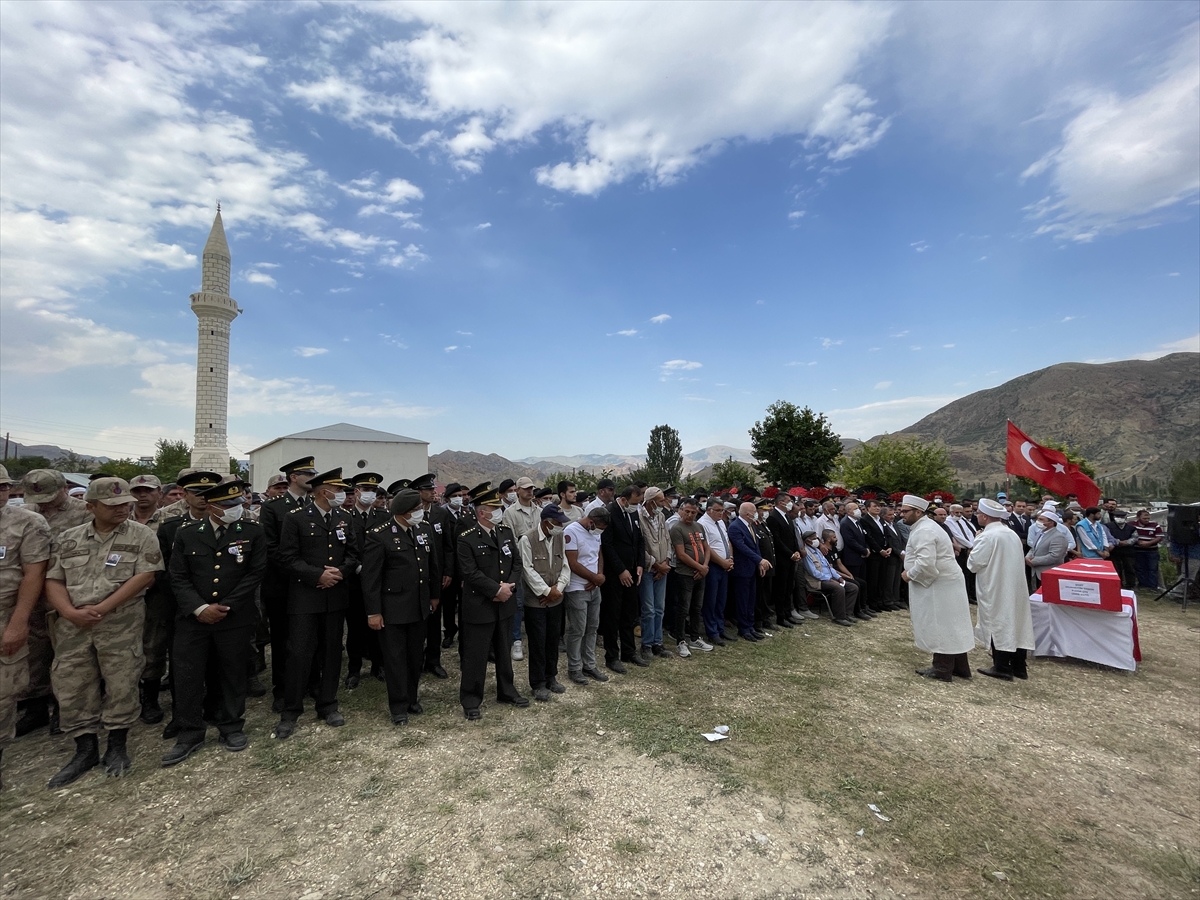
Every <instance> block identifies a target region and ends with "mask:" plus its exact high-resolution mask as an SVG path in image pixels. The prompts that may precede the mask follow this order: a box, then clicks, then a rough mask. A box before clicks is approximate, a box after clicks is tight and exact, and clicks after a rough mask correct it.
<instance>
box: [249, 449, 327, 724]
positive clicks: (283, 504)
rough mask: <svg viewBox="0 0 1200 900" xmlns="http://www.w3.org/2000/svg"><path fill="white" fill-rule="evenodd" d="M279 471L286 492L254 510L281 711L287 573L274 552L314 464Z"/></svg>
mask: <svg viewBox="0 0 1200 900" xmlns="http://www.w3.org/2000/svg"><path fill="white" fill-rule="evenodd" d="M279 471H280V472H282V473H283V474H284V475H286V476H287V492H286V493H284V494H281V495H280V496H278V497H276V498H275V499H274V500H269V501H267V502H266V503H264V504H263V505H262V508H261V509H260V510H259V512H258V524H260V525H261V526H262V529H263V533H264V534H265V535H266V537H267V548H268V550H269V551H270V561H269V562H268V564H267V571H266V574H264V575H263V578H262V591H261V594H262V602H263V609H264V611H265V612H266V615H267V625H268V626H269V627H270V629H271V681H272V687H271V693H272V695H273V696H274V702H273V704H272V705H271V709H272V711H274V712H282V711H283V691H284V683H285V682H286V680H287V677H286V672H287V635H288V613H287V598H288V575H287V573H286V572H284V571H282V570H281V569H280V568H279V566H278V565H276V563H275V552H276V550H277V549H278V547H279V534H280V532H281V531H282V529H283V519H284V516H286V515H287V514H288V513H290V512H291V511H292V510H294V509H299V508H300V507H302V506H305V505H306V504H307V503H308V480H309V479H310V478H311V477H312V476H314V475H316V474H317V466H316V461H315V460H314V459H313V458H312V457H311V456H303V457H301V458H300V459H294V460H292V461H291V462H290V463H287V464H285V465H282V466H280V467H279Z"/></svg>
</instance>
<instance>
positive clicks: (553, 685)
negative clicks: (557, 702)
mask: <svg viewBox="0 0 1200 900" xmlns="http://www.w3.org/2000/svg"><path fill="white" fill-rule="evenodd" d="M546 687H548V688H550V691H551V693H554V694H565V693H566V692H567V689H566V688H565V687H563V685H562V684H560V683H559V680H558V679H557V678H551V679H550V680H549V681H547V682H546Z"/></svg>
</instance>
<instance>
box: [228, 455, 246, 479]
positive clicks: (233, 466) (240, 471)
mask: <svg viewBox="0 0 1200 900" xmlns="http://www.w3.org/2000/svg"><path fill="white" fill-rule="evenodd" d="M229 474H230V475H236V476H237V477H238V478H240V479H242V481H249V480H250V467H249V466H243V465H242V464H241V463H240V462H238V461H237V460H236V459H234V458H233V457H232V456H231V457H229Z"/></svg>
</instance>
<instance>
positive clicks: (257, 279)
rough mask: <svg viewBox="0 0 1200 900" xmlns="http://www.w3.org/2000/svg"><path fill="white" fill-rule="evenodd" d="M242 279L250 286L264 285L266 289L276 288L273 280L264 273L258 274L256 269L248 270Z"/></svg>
mask: <svg viewBox="0 0 1200 900" xmlns="http://www.w3.org/2000/svg"><path fill="white" fill-rule="evenodd" d="M243 277H244V278H245V279H246V281H248V282H250V283H251V284H265V285H266V286H267V287H271V288H273V287H276V286H277V285H276V281H275V279H274V278H272V277H271V276H270V275H268V274H267V273H266V272H260V271H258V270H257V269H250V270H249V271H247V272H246V274H245V276H243Z"/></svg>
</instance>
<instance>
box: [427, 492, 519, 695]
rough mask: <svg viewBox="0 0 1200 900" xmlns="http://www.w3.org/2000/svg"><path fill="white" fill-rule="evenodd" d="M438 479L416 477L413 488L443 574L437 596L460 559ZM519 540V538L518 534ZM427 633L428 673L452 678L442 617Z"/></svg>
mask: <svg viewBox="0 0 1200 900" xmlns="http://www.w3.org/2000/svg"><path fill="white" fill-rule="evenodd" d="M435 482H436V479H435V478H434V477H433V475H422V476H421V477H420V478H414V479H413V482H412V485H411V487H412V489H413V490H414V491H416V492H417V493H418V494H419V495H420V497H421V509H422V511H423V512H424V516H423V517H422V518H424V520H425V524H426V525H428V526H429V530H430V531H432V532H433V555H434V557H436V559H435V562H436V564H437V570H438V572H440V573H441V576H440V577H441V579H442V583H441V584H440V585H439V586H438V596H439V597H440V596H441V592H442V591H444V590H446V589H448V588H449V587H450V582H451V581H452V580H453V578H454V560H455V557H456V556H458V533H457V523H456V522H455V520H454V516H452V515H450V513H449V512H448V511H447V510H446V508H445V507H443V506H438V504H437V503H436V502H435V501H436V495H435ZM517 537H518V538H519V537H520V535H517ZM425 627H426V629H427V630H428V634H427V636H426V639H425V671H426V672H428V673H429V674H431V675H433V676H434V677H435V678H449V677H450V676H449V675H448V674H447V673H446V670H445V669H444V668H443V667H442V617H441V616H430V617H429V618H427V619H426V620H425Z"/></svg>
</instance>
